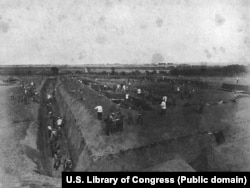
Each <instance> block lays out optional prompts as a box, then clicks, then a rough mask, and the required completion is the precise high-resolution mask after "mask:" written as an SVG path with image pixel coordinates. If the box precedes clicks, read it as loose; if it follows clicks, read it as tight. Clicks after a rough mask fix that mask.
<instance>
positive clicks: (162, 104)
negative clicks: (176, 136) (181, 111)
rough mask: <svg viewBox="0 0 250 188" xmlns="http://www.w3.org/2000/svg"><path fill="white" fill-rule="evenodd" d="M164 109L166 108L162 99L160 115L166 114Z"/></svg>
mask: <svg viewBox="0 0 250 188" xmlns="http://www.w3.org/2000/svg"><path fill="white" fill-rule="evenodd" d="M166 109H167V106H166V102H165V101H162V102H161V115H162V116H163V115H165V114H166Z"/></svg>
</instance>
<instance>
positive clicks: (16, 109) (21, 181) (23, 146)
mask: <svg viewBox="0 0 250 188" xmlns="http://www.w3.org/2000/svg"><path fill="white" fill-rule="evenodd" d="M10 90H12V91H13V90H14V91H15V92H16V91H17V92H18V90H19V88H18V86H0V188H17V187H18V188H29V187H38V188H42V187H48V186H49V187H60V179H55V178H51V177H48V176H44V175H41V174H39V160H38V159H39V156H40V154H39V151H38V150H37V146H36V140H37V139H36V138H37V137H36V135H37V130H36V127H37V119H36V113H37V112H36V110H35V109H37V108H38V104H34V103H30V104H29V105H24V104H23V103H18V102H17V100H10V97H9V92H10Z"/></svg>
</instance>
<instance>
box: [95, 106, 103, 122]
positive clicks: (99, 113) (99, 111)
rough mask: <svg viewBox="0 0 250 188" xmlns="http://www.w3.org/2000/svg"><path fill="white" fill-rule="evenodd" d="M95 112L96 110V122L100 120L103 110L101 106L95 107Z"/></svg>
mask: <svg viewBox="0 0 250 188" xmlns="http://www.w3.org/2000/svg"><path fill="white" fill-rule="evenodd" d="M95 110H97V119H98V120H102V112H103V108H102V106H101V105H97V106H96V107H95Z"/></svg>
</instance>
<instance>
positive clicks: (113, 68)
mask: <svg viewBox="0 0 250 188" xmlns="http://www.w3.org/2000/svg"><path fill="white" fill-rule="evenodd" d="M111 75H115V67H111Z"/></svg>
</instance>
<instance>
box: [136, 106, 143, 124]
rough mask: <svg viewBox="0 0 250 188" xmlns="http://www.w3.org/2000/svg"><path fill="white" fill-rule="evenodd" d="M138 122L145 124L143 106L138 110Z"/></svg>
mask: <svg viewBox="0 0 250 188" xmlns="http://www.w3.org/2000/svg"><path fill="white" fill-rule="evenodd" d="M136 123H137V124H140V125H142V124H143V114H142V108H141V107H140V108H139V111H138V116H137V120H136Z"/></svg>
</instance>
